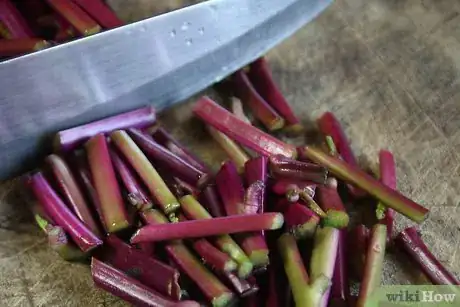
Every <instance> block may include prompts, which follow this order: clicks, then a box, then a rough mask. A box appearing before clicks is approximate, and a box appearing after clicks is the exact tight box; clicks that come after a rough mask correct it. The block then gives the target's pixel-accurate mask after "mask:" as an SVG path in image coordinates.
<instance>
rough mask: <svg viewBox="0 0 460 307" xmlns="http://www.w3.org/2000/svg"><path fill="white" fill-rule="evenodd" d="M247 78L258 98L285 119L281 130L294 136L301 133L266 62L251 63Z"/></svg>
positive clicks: (296, 120) (260, 60) (262, 60)
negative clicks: (284, 125) (258, 95)
mask: <svg viewBox="0 0 460 307" xmlns="http://www.w3.org/2000/svg"><path fill="white" fill-rule="evenodd" d="M248 76H249V78H250V80H251V82H252V85H253V86H254V87H255V89H256V90H257V92H258V93H259V94H260V96H262V97H263V99H265V101H267V102H268V103H269V104H270V105H271V106H272V107H273V108H274V109H275V110H276V111H277V112H278V113H279V114H280V115H281V116H282V117H283V118H284V119H285V121H286V127H285V128H284V129H283V130H285V131H286V132H287V133H289V134H294V135H298V134H300V133H302V131H303V127H302V125H301V124H300V121H299V119H298V118H297V116H296V115H295V114H294V112H293V111H292V108H291V107H290V105H289V103H288V102H287V101H286V99H285V98H284V96H283V94H282V93H281V91H280V90H279V89H278V86H277V85H276V83H275V81H274V80H273V78H272V74H271V72H270V67H269V66H268V63H267V61H266V60H265V59H264V58H259V59H258V60H256V61H254V62H253V63H251V65H250V66H249V73H248Z"/></svg>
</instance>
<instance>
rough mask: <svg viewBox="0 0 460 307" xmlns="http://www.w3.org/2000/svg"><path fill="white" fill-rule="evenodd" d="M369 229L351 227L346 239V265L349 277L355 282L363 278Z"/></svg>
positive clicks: (361, 226) (360, 226)
mask: <svg viewBox="0 0 460 307" xmlns="http://www.w3.org/2000/svg"><path fill="white" fill-rule="evenodd" d="M369 236H370V233H369V229H368V228H367V227H366V226H364V225H362V224H359V225H356V226H355V227H353V228H352V229H351V230H350V232H349V234H348V237H349V238H350V239H349V240H348V244H349V247H348V252H349V253H348V262H349V263H348V265H349V268H350V271H351V272H350V273H351V274H350V275H352V276H353V277H354V278H356V279H357V280H361V279H362V276H363V270H364V264H365V262H366V254H367V250H368V248H367V247H368V246H369Z"/></svg>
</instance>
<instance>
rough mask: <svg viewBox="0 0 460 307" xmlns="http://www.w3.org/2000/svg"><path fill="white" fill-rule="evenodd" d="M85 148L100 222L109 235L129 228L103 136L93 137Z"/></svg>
mask: <svg viewBox="0 0 460 307" xmlns="http://www.w3.org/2000/svg"><path fill="white" fill-rule="evenodd" d="M85 147H86V151H87V154H88V162H89V166H90V170H91V175H92V178H93V182H94V187H95V188H96V193H97V197H98V199H99V204H100V206H101V208H100V212H101V213H102V216H101V221H102V223H103V224H104V227H105V229H106V230H107V231H108V232H109V233H113V232H117V231H121V230H123V229H126V228H127V227H129V222H128V214H127V212H126V208H125V204H124V203H123V198H122V197H121V192H120V188H119V187H118V182H117V178H116V177H115V171H114V169H113V166H112V162H111V160H110V154H109V149H108V147H107V142H106V140H105V136H104V135H103V134H97V135H96V136H93V137H92V138H91V139H90V140H89V141H88V142H87V143H86V145H85Z"/></svg>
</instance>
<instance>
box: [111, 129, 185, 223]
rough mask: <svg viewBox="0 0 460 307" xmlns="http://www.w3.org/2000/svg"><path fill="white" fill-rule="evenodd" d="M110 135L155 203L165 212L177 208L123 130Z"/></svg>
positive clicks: (145, 159) (144, 158)
mask: <svg viewBox="0 0 460 307" xmlns="http://www.w3.org/2000/svg"><path fill="white" fill-rule="evenodd" d="M110 137H111V139H112V141H113V142H114V143H115V145H116V147H117V148H118V150H120V152H121V153H122V154H123V155H124V157H125V158H126V160H128V162H129V164H130V165H131V166H132V167H133V168H134V170H135V171H136V172H137V174H138V175H139V176H140V177H141V179H142V181H143V182H144V184H145V185H146V186H147V188H148V189H149V191H150V194H152V196H154V198H155V200H156V203H157V204H158V205H159V206H160V207H161V209H162V210H163V211H164V212H165V213H166V214H170V213H173V212H175V211H176V210H178V209H179V207H180V204H179V202H178V201H177V199H176V197H175V196H174V195H173V194H172V193H171V191H170V190H169V189H168V186H167V185H166V183H165V182H164V181H163V179H162V178H161V176H160V175H159V174H158V172H157V170H156V169H155V168H154V167H153V165H152V164H151V163H150V161H149V160H148V159H147V157H146V156H145V155H144V153H143V152H142V151H141V149H140V148H139V147H138V146H137V145H136V143H134V141H133V140H132V139H131V138H130V137H129V135H128V134H127V133H126V132H125V131H123V130H118V131H114V132H112V133H111V134H110Z"/></svg>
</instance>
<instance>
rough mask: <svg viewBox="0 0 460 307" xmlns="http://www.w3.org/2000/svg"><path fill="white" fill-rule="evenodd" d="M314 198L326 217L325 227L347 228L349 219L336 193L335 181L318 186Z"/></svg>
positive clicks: (333, 179) (331, 179)
mask: <svg viewBox="0 0 460 307" xmlns="http://www.w3.org/2000/svg"><path fill="white" fill-rule="evenodd" d="M316 197H317V200H318V204H319V206H320V207H321V209H323V211H324V212H326V215H327V217H326V218H325V219H324V225H325V226H331V227H335V228H345V227H347V226H348V222H349V220H350V218H349V216H348V214H347V212H346V210H345V207H344V205H343V202H342V199H341V198H340V195H339V193H338V191H337V180H335V178H330V179H329V182H328V184H327V185H323V186H321V185H320V186H318V187H317V188H316Z"/></svg>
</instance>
